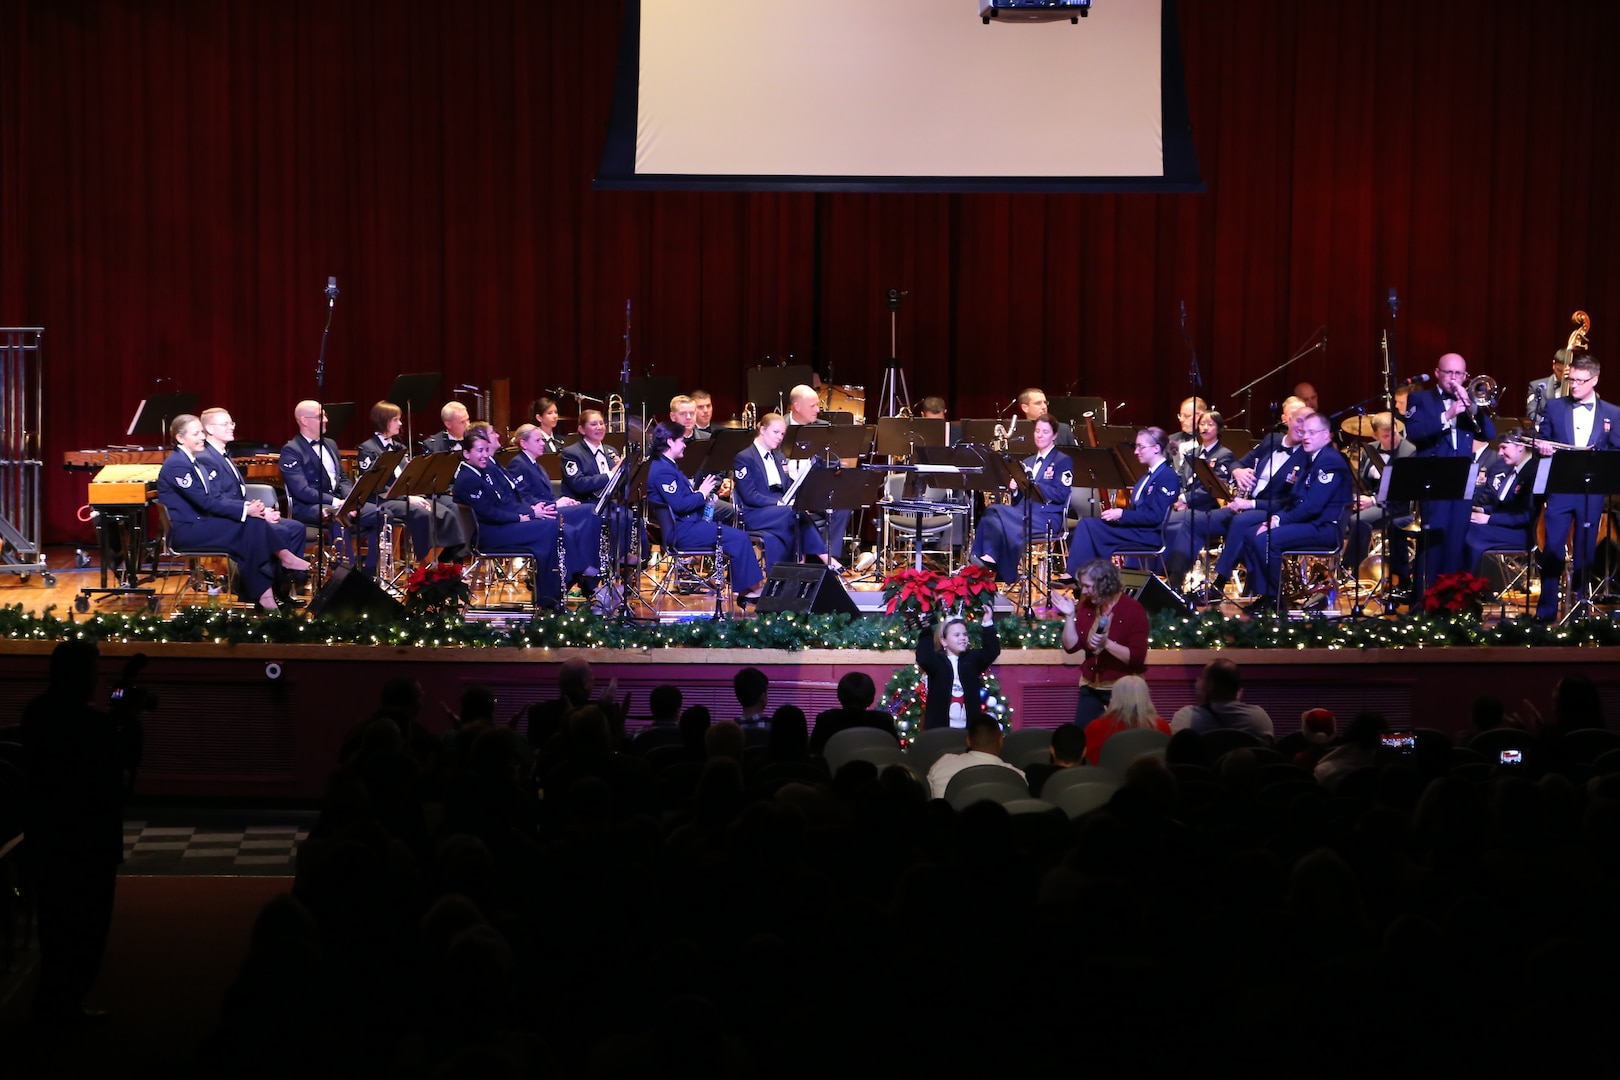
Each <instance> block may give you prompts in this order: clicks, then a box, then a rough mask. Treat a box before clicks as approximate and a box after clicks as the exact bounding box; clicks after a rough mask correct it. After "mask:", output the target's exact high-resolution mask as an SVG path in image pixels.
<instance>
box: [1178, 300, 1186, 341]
mask: <svg viewBox="0 0 1620 1080" xmlns="http://www.w3.org/2000/svg"><path fill="white" fill-rule="evenodd" d="M1178 303H1180V304H1181V332H1182V333H1186V332H1187V301H1185V300H1181V301H1178Z"/></svg>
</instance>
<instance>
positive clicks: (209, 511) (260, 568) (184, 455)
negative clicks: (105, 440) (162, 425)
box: [157, 413, 309, 611]
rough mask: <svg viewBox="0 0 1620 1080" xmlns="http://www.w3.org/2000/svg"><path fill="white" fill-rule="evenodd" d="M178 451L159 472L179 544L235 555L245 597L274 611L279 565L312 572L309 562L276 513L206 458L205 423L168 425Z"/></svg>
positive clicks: (185, 420)
mask: <svg viewBox="0 0 1620 1080" xmlns="http://www.w3.org/2000/svg"><path fill="white" fill-rule="evenodd" d="M169 436H170V438H171V439H172V440H173V441H174V445H175V450H174V453H172V454H170V455H169V457H168V460H166V461H164V463H163V467H162V468H161V469H159V470H158V479H157V498H158V502H160V503H162V504H163V509H164V510H165V511H166V512H167V513H168V515H169V539H170V541H171V542H172V543H173V544H174V546H176V547H179V548H189V549H194V550H195V549H214V550H220V551H228V552H230V555H231V558H232V559H234V560H235V561H236V566H237V573H238V575H239V576H240V578H241V582H242V594H243V596H245V597H247V598H249V599H250V601H251V602H253V603H256V604H258V605H259V606H260V607H262V608H264V609H265V610H266V611H275V610H277V608H278V605H277V602H276V567H277V566H278V565H279V566H280V567H281V568H283V569H284V570H289V571H294V572H307V571H308V570H309V563H307V562H305V561H304V560H303V559H302V558H301V557H300V556H299V555H298V551H300V550H302V548H303V546H304V537H303V533H302V528H301V527H300V532H299V536H298V540H297V546H296V548H291V549H289V548H288V547H287V545H286V543H285V542H284V541H283V540H282V539H280V537H279V536H278V535H277V534H276V532H275V531H274V530H273V528H272V524H273V523H272V522H271V521H270V520H269V517H270V516H272V515H273V514H274V512H273V511H272V510H270V508H268V507H266V506H265V505H264V503H262V502H260V501H259V500H258V499H246V500H244V499H243V498H241V496H240V494H238V493H237V485H236V484H235V482H234V481H232V480H231V479H230V478H229V477H228V476H227V475H225V474H222V473H220V472H219V471H218V470H217V469H216V468H215V467H214V465H213V463H212V462H211V461H210V460H208V459H207V458H205V457H204V456H203V450H204V448H205V447H206V446H207V445H208V439H207V436H205V435H204V434H203V426H202V421H201V420H199V419H198V418H197V417H195V416H192V415H191V414H190V413H182V414H181V415H179V416H177V417H175V418H174V420H173V421H171V422H170V424H169Z"/></svg>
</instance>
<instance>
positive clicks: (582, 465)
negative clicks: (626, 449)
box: [562, 439, 619, 502]
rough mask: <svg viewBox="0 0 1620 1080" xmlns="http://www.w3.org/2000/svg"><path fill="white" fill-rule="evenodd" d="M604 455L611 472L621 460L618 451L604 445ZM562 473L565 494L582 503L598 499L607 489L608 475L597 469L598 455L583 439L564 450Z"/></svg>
mask: <svg viewBox="0 0 1620 1080" xmlns="http://www.w3.org/2000/svg"><path fill="white" fill-rule="evenodd" d="M602 453H603V454H604V455H605V456H606V457H607V463H608V469H609V470H610V471H611V470H612V468H613V466H614V465H615V464H616V463H617V462H618V460H619V454H618V451H616V450H614V449H613V447H611V446H609V445H608V444H607V443H603V444H602ZM562 473H563V475H562V486H563V492H564V493H565V494H566V495H568V496H569V497H570V498H573V499H578V500H579V501H580V502H587V501H591V500H594V499H596V498H598V497H599V496H600V495H601V494H602V489H603V488H605V487H607V482H608V474H607V473H605V472H603V471H602V470H601V469H599V468H597V467H596V455H595V454H594V453H593V452H592V451H591V449H590V447H588V446H586V445H585V441H584V440H583V439H581V440H580V441H579V442H576V443H572V444H571V445H569V446H566V447H564V448H563V452H562Z"/></svg>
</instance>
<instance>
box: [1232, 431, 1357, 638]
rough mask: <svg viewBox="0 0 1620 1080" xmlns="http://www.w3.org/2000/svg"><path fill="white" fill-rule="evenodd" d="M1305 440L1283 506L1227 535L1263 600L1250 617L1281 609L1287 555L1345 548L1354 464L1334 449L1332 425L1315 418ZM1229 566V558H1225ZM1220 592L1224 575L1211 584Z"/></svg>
mask: <svg viewBox="0 0 1620 1080" xmlns="http://www.w3.org/2000/svg"><path fill="white" fill-rule="evenodd" d="M1299 432H1300V434H1301V435H1302V436H1303V437H1304V442H1302V443H1301V444H1300V448H1299V452H1298V453H1296V454H1295V455H1294V456H1293V457H1292V458H1291V459H1290V461H1289V466H1288V467H1289V469H1290V471H1291V472H1293V473H1294V474H1295V475H1294V476H1293V478H1292V482H1291V483H1290V484H1289V486H1288V490H1287V494H1286V495H1285V496H1284V498H1283V502H1282V505H1281V506H1280V507H1279V508H1278V509H1277V510H1276V511H1275V512H1274V513H1272V514H1271V515H1270V516H1269V517H1267V518H1266V519H1265V520H1263V521H1261V522H1260V523H1259V524H1258V525H1256V526H1254V528H1253V529H1250V530H1247V531H1245V532H1243V533H1242V534H1239V533H1238V532H1237V531H1236V530H1235V529H1234V530H1233V531H1232V532H1231V533H1229V534H1228V535H1227V538H1226V543H1227V547H1228V549H1231V548H1233V547H1234V545H1235V546H1236V554H1235V556H1234V558H1235V559H1236V561H1238V562H1241V563H1243V565H1244V566H1247V567H1248V568H1249V583H1250V586H1251V588H1252V589H1253V591H1254V593H1255V595H1256V596H1257V597H1258V599H1257V600H1256V601H1255V604H1254V605H1251V607H1250V609H1249V610H1250V611H1254V610H1255V609H1256V608H1257V607H1258V608H1260V609H1261V610H1264V609H1266V608H1268V607H1270V606H1272V605H1274V604H1275V603H1276V596H1277V587H1278V580H1279V579H1280V578H1281V576H1282V559H1283V552H1285V551H1289V550H1292V549H1296V548H1302V547H1333V548H1335V549H1336V548H1337V547H1338V545H1339V542H1340V539H1341V537H1340V532H1339V519H1340V518H1341V517H1342V516H1343V514H1344V509H1345V506H1346V504H1347V503H1349V501H1350V494H1351V491H1352V490H1353V488H1352V485H1351V482H1350V463H1349V462H1348V461H1346V460H1345V459H1344V455H1343V454H1341V453H1339V451H1338V450H1337V449H1336V448H1334V447H1333V446H1332V445H1331V444H1332V442H1333V425H1332V424H1330V423H1329V422H1328V418H1327V417H1325V416H1320V415H1318V414H1316V413H1311V414H1309V416H1308V417H1307V418H1306V419H1305V420H1304V421H1303V422H1302V423H1301V424H1300V426H1299ZM1221 562H1222V563H1223V564H1224V563H1225V562H1226V553H1225V552H1223V553H1222V555H1221ZM1211 584H1212V585H1213V586H1214V588H1215V589H1216V590H1217V591H1218V590H1220V589H1221V588H1222V587H1223V586H1224V585H1225V584H1226V580H1225V575H1222V574H1217V575H1216V578H1215V580H1214V581H1213V582H1212V583H1211Z"/></svg>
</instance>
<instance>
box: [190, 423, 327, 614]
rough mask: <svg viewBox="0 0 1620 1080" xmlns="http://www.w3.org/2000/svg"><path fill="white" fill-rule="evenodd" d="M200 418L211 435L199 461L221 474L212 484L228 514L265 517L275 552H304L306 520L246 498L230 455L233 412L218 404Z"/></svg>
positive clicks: (300, 576)
mask: <svg viewBox="0 0 1620 1080" xmlns="http://www.w3.org/2000/svg"><path fill="white" fill-rule="evenodd" d="M201 419H202V426H203V434H204V435H206V436H207V437H208V442H207V444H206V445H205V446H204V447H203V452H202V453H201V454H200V455H198V457H199V459H200V460H204V461H207V462H209V463H210V465H211V466H212V468H213V470H214V472H215V473H218V475H219V477H220V480H221V483H220V484H218V485H215V484H214V483H213V480H214V477H213V474H210V475H209V487H210V488H214V489H217V490H218V491H223V492H224V493H225V496H226V497H225V499H224V500H223V501H222V504H221V505H222V506H223V507H224V509H226V510H227V511H228V513H227V515H226V516H237V517H240V519H241V520H244V521H245V520H247V518H248V517H250V516H252V517H262V518H264V520H265V521H267V522H269V523H270V531H271V533H272V534H273V535H274V538H275V540H276V541H277V543H275V544H272V545H271V550H272V551H276V550H282V549H285V550H287V551H292V552H299V551H303V550H304V523H303V522H302V521H294V520H292V519H291V518H284V517H282V516H281V511H280V509H278V508H277V507H275V506H264V505H263V504H262V503H260V505H261V506H263V512H262V513H260V512H258V511H257V510H254V509H253V504H254V503H255V502H258V500H254V499H249V498H248V497H247V480H246V478H244V477H243V476H242V472H241V470H240V469H238V468H237V467H236V462H234V461H232V460H231V455H230V454H229V453H228V452H227V451H228V450H229V448H230V444H231V441H232V440H234V439H235V438H236V421H235V420H232V419H231V414H230V413H228V412H226V411H225V410H224V409H221V408H219V407H217V406H216V407H214V408H211V409H204V410H203V411H202V414H201ZM238 502H240V503H241V504H242V512H241V513H240V514H239V515H237V514H234V511H235V510H236V509H237V507H236V504H237V503H238ZM288 578H289V580H290V581H292V582H293V583H295V584H300V585H301V584H303V583H304V581H305V580H307V579H308V575H307V574H304V573H303V572H301V571H300V572H298V573H295V574H292V575H288ZM249 599H250V600H252V599H253V598H252V597H249Z"/></svg>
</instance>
